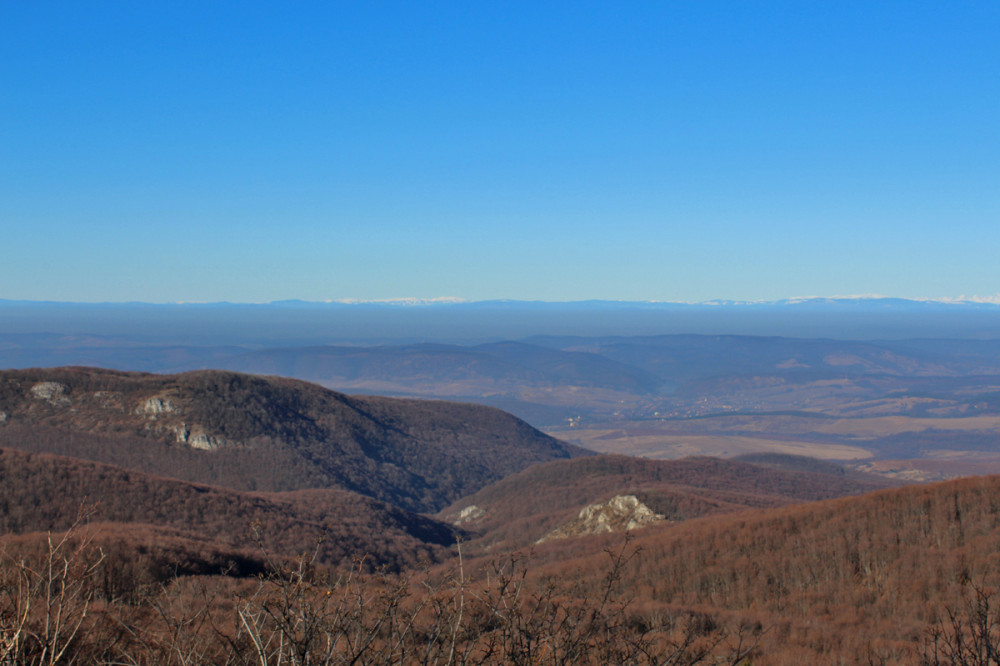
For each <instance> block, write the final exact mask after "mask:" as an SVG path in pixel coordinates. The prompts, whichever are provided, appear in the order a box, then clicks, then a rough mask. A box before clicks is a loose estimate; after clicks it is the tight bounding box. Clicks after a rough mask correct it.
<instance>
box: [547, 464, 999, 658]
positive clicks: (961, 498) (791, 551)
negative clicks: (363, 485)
mask: <svg viewBox="0 0 1000 666" xmlns="http://www.w3.org/2000/svg"><path fill="white" fill-rule="evenodd" d="M612 543H614V538H613V537H587V538H581V539H575V540H567V541H563V542H553V543H551V544H545V546H540V547H538V548H537V550H536V554H535V556H536V573H537V574H538V575H539V576H540V577H542V578H545V577H555V578H560V577H570V578H573V579H576V580H586V581H588V585H590V586H591V589H597V587H599V580H600V577H601V575H602V574H601V566H602V558H601V555H599V553H600V552H601V550H602V549H603V548H605V547H607V546H608V545H609V544H612ZM634 545H635V547H636V548H637V549H638V551H639V552H638V554H637V555H636V556H635V557H634V558H633V559H632V560H630V561H629V562H628V564H627V565H626V567H625V568H624V570H623V572H622V576H621V586H622V587H621V591H622V593H623V594H625V595H627V596H629V597H630V598H632V599H634V600H636V603H637V605H638V606H646V607H648V608H651V609H652V608H657V607H659V606H660V604H667V605H669V606H671V607H686V608H697V609H701V610H702V611H704V612H707V613H710V614H713V615H718V616H720V617H726V616H728V617H733V616H734V615H733V614H735V616H736V617H739V618H741V620H742V621H744V622H750V623H751V624H754V625H757V624H758V623H759V624H760V625H761V626H763V627H766V628H768V631H767V633H766V634H765V636H764V638H763V640H762V642H761V645H760V650H761V656H760V657H759V658H758V659H755V660H754V663H760V664H801V663H851V664H854V663H918V661H919V656H920V655H919V652H920V649H923V648H926V649H930V648H929V647H928V646H929V645H930V643H931V642H932V637H933V635H934V632H935V631H938V632H943V633H942V634H941V635H939V637H938V640H939V641H941V640H943V639H942V636H943V637H944V638H945V639H946V638H948V636H949V634H950V633H951V632H952V620H951V619H950V618H949V612H952V613H953V614H954V616H955V618H957V622H958V624H959V626H961V627H963V628H965V629H969V628H971V625H972V623H973V622H972V620H973V617H972V616H974V615H975V608H972V611H971V612H972V615H969V612H970V611H969V607H968V603H969V600H970V598H971V599H972V601H973V602H974V601H975V599H976V597H977V595H978V596H979V597H981V598H983V599H987V600H989V601H990V602H991V603H992V606H990V607H987V608H985V612H986V614H987V615H988V616H989V622H988V624H984V628H985V630H986V631H987V638H989V639H990V640H992V641H994V642H995V644H997V643H1000V633H997V632H998V630H1000V615H995V613H996V609H997V605H996V604H997V603H998V599H997V597H995V596H993V595H995V594H996V591H997V590H1000V477H995V476H991V477H974V478H967V479H961V480H957V481H952V482H944V483H939V484H935V485H930V486H910V487H905V488H900V489H895V490H889V491H881V492H876V493H872V494H868V495H864V496H861V497H851V498H841V499H835V500H829V501H824V502H820V503H809V504H800V505H795V506H789V507H783V508H778V509H771V510H766V511H752V512H741V513H736V514H731V515H724V516H713V517H709V518H704V519H698V520H692V521H689V522H686V523H681V524H675V525H669V526H656V527H650V528H648V529H646V530H643V531H639V532H636V533H635V541H634ZM583 552H589V553H591V554H590V555H589V556H583V557H581V553H583ZM640 600H641V601H640ZM974 605H975V604H974V603H973V606H974ZM980 610H982V608H981V609H980ZM984 622H985V618H984ZM994 623H997V624H994ZM995 654H1000V653H995ZM941 658H942V661H941V663H976V664H978V663H983V664H985V663H995V660H994V661H989V662H987V661H981V662H980V661H974V660H968V661H960V660H955V661H950V660H947V659H944V657H943V656H942V657H941ZM931 663H937V662H933V661H932V662H931Z"/></svg>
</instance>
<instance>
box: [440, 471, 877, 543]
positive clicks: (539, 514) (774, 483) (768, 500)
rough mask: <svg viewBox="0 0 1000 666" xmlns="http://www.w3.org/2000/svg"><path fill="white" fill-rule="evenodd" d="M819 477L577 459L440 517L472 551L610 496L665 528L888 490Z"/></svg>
mask: <svg viewBox="0 0 1000 666" xmlns="http://www.w3.org/2000/svg"><path fill="white" fill-rule="evenodd" d="M817 462H818V461H817ZM786 464H791V463H789V462H788V461H786ZM799 464H800V465H806V464H807V463H805V462H802V461H799ZM819 469H822V470H823V471H822V472H814V471H802V470H783V469H777V468H769V467H764V466H761V465H756V464H750V463H746V462H739V461H734V460H723V459H719V458H704V457H699V458H687V459H683V460H647V459H642V458H629V457H626V456H611V455H604V456H593V457H587V458H577V459H574V460H563V461H554V462H550V463H545V464H541V465H535V466H533V467H530V468H528V469H526V470H524V471H523V472H519V473H518V474H514V475H511V476H509V477H507V478H505V479H503V480H501V481H498V482H497V483H495V484H492V485H490V486H487V487H486V488H483V489H482V490H480V491H479V492H477V493H475V494H473V495H471V496H469V497H464V498H462V499H461V500H459V501H458V502H455V503H454V504H452V505H451V506H450V507H448V508H447V509H445V510H443V511H441V512H440V513H439V514H438V517H439V518H441V519H442V520H446V521H448V522H451V523H455V524H458V525H461V527H463V528H464V529H467V530H469V531H470V532H472V533H473V534H475V535H478V536H479V538H478V539H474V540H473V541H472V543H471V544H470V548H471V549H472V550H475V549H476V548H478V547H483V546H489V547H491V548H495V547H497V546H498V545H501V544H502V545H505V546H506V547H517V546H523V545H527V544H531V543H534V542H535V541H537V540H538V539H540V538H541V537H543V536H544V535H546V534H548V533H549V532H551V531H552V530H553V529H555V528H557V527H559V526H560V525H562V524H563V523H565V522H566V521H568V520H570V519H571V518H573V517H574V516H576V514H577V513H578V512H579V511H580V509H582V508H583V507H584V506H587V505H591V504H594V503H598V502H606V501H607V500H608V499H610V498H611V497H613V496H615V495H634V496H636V497H637V498H638V499H639V500H640V501H641V502H642V503H643V504H645V505H646V506H647V507H649V509H651V510H652V511H653V512H655V513H658V514H662V515H663V516H664V517H665V518H666V519H667V520H671V521H682V520H689V519H691V518H697V517H699V516H705V515H709V514H715V513H727V512H732V511H738V510H743V509H747V508H759V507H776V506H783V505H786V504H791V503H795V502H807V501H813V500H820V499H828V498H833V497H841V496H844V495H857V494H861V493H864V492H870V491H872V490H875V489H880V488H885V487H887V485H888V482H886V481H885V480H882V479H878V478H877V477H870V478H865V477H860V476H858V477H855V476H849V475H845V474H844V473H843V470H842V468H839V467H836V466H834V465H830V464H827V466H825V467H820V468H819ZM470 507H471V508H470ZM463 511H464V513H463Z"/></svg>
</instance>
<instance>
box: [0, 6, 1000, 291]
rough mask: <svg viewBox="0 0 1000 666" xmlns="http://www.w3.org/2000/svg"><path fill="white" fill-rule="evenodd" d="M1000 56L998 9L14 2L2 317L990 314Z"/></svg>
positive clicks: (3, 115)
mask: <svg viewBox="0 0 1000 666" xmlns="http://www.w3.org/2000/svg"><path fill="white" fill-rule="evenodd" d="M617 5H624V6H617ZM997 35H1000V3H997V2H994V1H986V0H983V1H980V2H973V1H970V2H958V3H943V2H934V3H930V2H926V3H924V2H871V1H868V2H850V1H844V2H787V3H786V2H773V1H768V2H754V1H741V2H712V1H706V2H650V3H644V2H634V3H609V2H579V1H576V2H565V3H538V2H531V3H515V2H509V3H501V2H492V3H486V2H482V3H480V2H468V1H465V2H454V3H449V2H433V3H418V2H408V3H378V2H363V3H362V2H357V3H335V2H316V3H309V2H300V3H255V2H239V3H236V2H233V3H225V2H199V3H194V2H191V3H185V2H169V3H141V2H139V3H127V2H107V3H95V2H74V3H70V2H44V1H41V2H20V3H17V2H8V3H3V4H0V119H2V122H0V298H9V299H39V300H68V301H126V300H141V301H151V302H172V301H217V300H229V301H243V302H262V301H270V300H278V299H289V298H298V299H305V300H326V299H343V298H356V299H386V298H397V297H422V298H432V297H441V296H454V297H460V298H466V299H471V300H481V299H493V298H514V299H541V300H581V299H591V298H600V299H624V300H670V301H700V300H708V299H716V298H723V299H778V298H784V297H792V296H806V295H823V296H832V295H838V294H859V293H878V294H885V295H891V296H902V297H926V298H943V297H956V296H960V295H974V294H977V295H981V296H991V295H995V294H1000V268H998V266H1000V261H998V256H1000V39H998V38H997Z"/></svg>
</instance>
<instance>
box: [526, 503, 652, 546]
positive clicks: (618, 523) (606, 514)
mask: <svg viewBox="0 0 1000 666" xmlns="http://www.w3.org/2000/svg"><path fill="white" fill-rule="evenodd" d="M664 521H666V517H665V516H663V515H661V514H658V513H656V512H654V511H653V510H652V509H650V508H649V507H648V506H646V505H645V504H643V503H642V502H640V501H639V498H638V497H636V496H635V495H615V496H614V497H612V498H611V499H609V500H608V501H607V502H604V503H603V504H591V505H589V506H585V507H584V508H583V509H581V510H580V515H579V516H578V517H577V518H575V519H574V520H572V521H570V522H568V523H566V524H565V525H563V526H562V527H558V528H556V529H554V530H552V531H551V532H549V533H548V534H546V535H545V536H544V537H542V538H541V539H539V540H538V542H537V543H542V542H544V541H551V540H552V539H565V538H568V537H575V536H584V535H588V534H604V533H607V532H623V531H627V530H634V529H638V528H640V527H646V526H648V525H653V524H656V523H661V522H664Z"/></svg>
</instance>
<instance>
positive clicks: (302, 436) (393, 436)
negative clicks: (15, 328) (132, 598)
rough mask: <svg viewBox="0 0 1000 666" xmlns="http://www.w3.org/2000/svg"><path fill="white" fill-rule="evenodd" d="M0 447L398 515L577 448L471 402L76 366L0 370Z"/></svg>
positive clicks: (442, 502) (232, 376) (223, 375)
mask: <svg viewBox="0 0 1000 666" xmlns="http://www.w3.org/2000/svg"><path fill="white" fill-rule="evenodd" d="M0 446H3V447H8V448H15V449H21V450H26V451H34V452H48V453H54V454H59V455H67V456H73V457H78V458H84V459H88V460H94V461H98V462H105V463H111V464H116V465H120V466H123V467H127V468H131V469H136V470H139V471H143V472H147V473H150V474H156V475H161V476H171V477H175V478H178V479H184V480H188V481H194V482H200V483H208V484H213V485H223V486H228V487H231V488H235V489H240V490H268V491H279V490H297V489H306V488H340V489H344V490H350V491H353V492H357V493H360V494H362V495H366V496H369V497H373V498H376V499H380V500H382V501H386V502H390V503H392V504H395V505H397V506H400V507H402V508H405V509H408V510H412V511H434V510H438V509H440V508H443V507H444V506H446V505H447V504H448V503H450V502H452V501H454V500H455V499H457V498H459V497H461V496H463V495H467V494H470V493H472V492H474V491H476V490H478V489H479V488H481V487H482V486H484V485H486V484H488V483H492V482H493V481H497V480H499V479H501V478H503V477H504V476H506V475H508V474H511V473H513V472H516V471H519V470H521V469H524V468H525V467H527V466H529V465H531V464H533V463H536V462H544V461H548V460H553V459H558V458H568V457H571V456H575V455H583V454H585V453H586V452H585V451H583V450H582V449H578V448H576V447H574V446H571V445H568V444H564V443H562V442H560V441H558V440H556V439H553V438H552V437H549V436H548V435H545V434H543V433H541V432H539V431H537V430H535V429H534V428H532V427H530V426H529V425H527V424H526V423H524V422H523V421H520V420H518V419H516V418H515V417H513V416H510V415H509V414H506V413H504V412H501V411H499V410H496V409H492V408H488V407H483V406H478V405H466V404H456V403H448V402H435V401H417V400H401V399H391V398H374V397H372V398H363V397H350V396H346V395H343V394H340V393H336V392H333V391H330V390H326V389H323V388H321V387H319V386H315V385H311V384H308V383H305V382H301V381H297V380H289V379H281V378H263V377H253V376H249V375H242V374H236V373H231V372H220V371H200V372H192V373H185V374H180V375H149V374H142V373H123V372H114V371H108V370H99V369H89V368H61V369H49V370H16V371H4V372H0Z"/></svg>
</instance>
